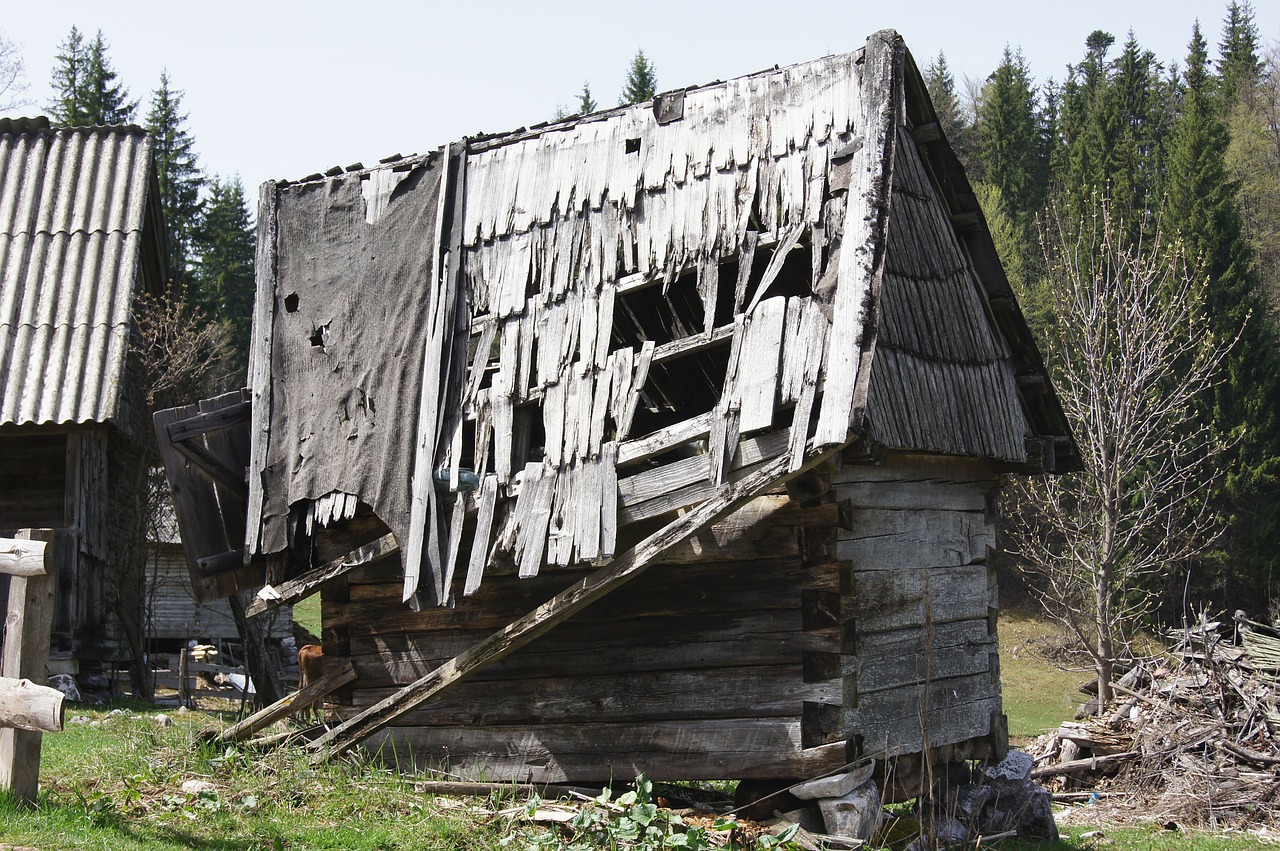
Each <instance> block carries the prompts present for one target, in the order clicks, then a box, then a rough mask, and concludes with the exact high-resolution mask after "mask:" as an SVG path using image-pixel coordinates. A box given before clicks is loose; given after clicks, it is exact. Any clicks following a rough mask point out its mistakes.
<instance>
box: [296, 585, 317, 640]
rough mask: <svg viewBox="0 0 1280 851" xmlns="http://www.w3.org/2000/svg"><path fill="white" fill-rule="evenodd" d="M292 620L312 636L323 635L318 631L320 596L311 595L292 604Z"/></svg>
mask: <svg viewBox="0 0 1280 851" xmlns="http://www.w3.org/2000/svg"><path fill="white" fill-rule="evenodd" d="M293 620H294V622H295V623H297V624H301V625H302V626H303V627H304V628H305V629H306V630H307V632H309V633H311V634H312V635H323V634H324V633H323V632H321V629H320V595H319V594H312V595H311V596H310V597H306V598H305V599H302V600H299V601H298V602H297V603H294V604H293Z"/></svg>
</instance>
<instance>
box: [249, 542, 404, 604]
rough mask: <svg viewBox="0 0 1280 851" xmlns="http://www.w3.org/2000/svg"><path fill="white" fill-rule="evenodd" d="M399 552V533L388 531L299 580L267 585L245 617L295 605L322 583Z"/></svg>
mask: <svg viewBox="0 0 1280 851" xmlns="http://www.w3.org/2000/svg"><path fill="white" fill-rule="evenodd" d="M398 552H400V545H399V544H398V543H397V542H396V536H395V535H393V534H391V533H390V532H388V533H387V534H385V535H383V536H382V537H381V538H378V539H377V540H376V541H372V542H371V543H368V544H365V545H364V546H362V547H358V548H357V549H354V550H352V551H351V552H349V553H347V554H346V555H345V556H343V557H342V558H338V559H334V560H333V561H331V562H329V563H328V564H325V565H322V566H321V567H317V568H316V569H315V570H311V571H308V572H307V573H306V574H304V575H302V576H299V577H298V578H297V579H290V580H289V581H288V582H286V583H284V584H283V585H280V586H279V587H275V588H273V587H272V586H270V585H268V586H266V587H265V588H263V589H262V590H261V591H259V592H258V596H257V597H255V598H254V601H253V602H252V603H250V604H249V606H248V607H247V608H246V609H245V611H244V614H245V617H253V616H254V615H260V614H262V613H263V612H267V611H270V610H271V609H275V608H278V607H280V606H289V605H292V604H294V603H296V602H298V601H299V600H302V599H304V598H306V597H309V596H311V595H312V594H314V593H315V592H316V591H318V590H320V586H322V585H324V584H325V583H326V582H328V581H330V580H332V579H336V578H338V577H339V576H342V575H343V574H344V573H347V572H349V571H352V570H355V569H356V568H357V567H364V566H365V565H367V564H372V563H373V562H375V561H377V560H379V559H381V558H385V557H386V556H389V555H391V554H393V553H398Z"/></svg>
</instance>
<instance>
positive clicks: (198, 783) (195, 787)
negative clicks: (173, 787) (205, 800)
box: [182, 780, 218, 795]
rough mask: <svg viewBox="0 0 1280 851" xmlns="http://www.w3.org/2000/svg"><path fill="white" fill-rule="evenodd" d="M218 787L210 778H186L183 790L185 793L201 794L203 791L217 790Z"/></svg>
mask: <svg viewBox="0 0 1280 851" xmlns="http://www.w3.org/2000/svg"><path fill="white" fill-rule="evenodd" d="M216 791H218V787H217V786H214V785H213V784H212V783H210V782H209V781H208V780H184V781H183V782H182V792H183V794H185V795H199V794H200V793H201V792H216Z"/></svg>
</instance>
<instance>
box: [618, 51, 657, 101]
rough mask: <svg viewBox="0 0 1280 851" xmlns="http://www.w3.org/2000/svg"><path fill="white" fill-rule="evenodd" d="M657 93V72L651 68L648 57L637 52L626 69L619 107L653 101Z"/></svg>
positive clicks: (651, 64)
mask: <svg viewBox="0 0 1280 851" xmlns="http://www.w3.org/2000/svg"><path fill="white" fill-rule="evenodd" d="M657 93H658V70H657V69H656V68H654V67H653V63H652V62H650V61H649V57H647V56H645V55H644V51H643V50H637V51H636V55H635V56H634V57H632V59H631V64H630V65H629V66H628V67H627V82H626V85H625V86H624V87H623V89H622V102H621V103H620V104H619V106H626V105H627V104H630V103H644V102H645V101H650V100H653V98H654V96H655V95H657Z"/></svg>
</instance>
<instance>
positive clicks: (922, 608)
mask: <svg viewBox="0 0 1280 851" xmlns="http://www.w3.org/2000/svg"><path fill="white" fill-rule="evenodd" d="M988 570H989V569H988V567H987V566H986V565H983V564H971V565H962V566H959V567H927V568H899V569H897V570H869V571H858V572H856V573H855V574H854V578H853V582H854V596H853V601H852V605H851V611H852V614H853V617H854V618H855V619H856V622H857V625H858V631H859V633H871V632H886V631H888V630H894V629H902V628H905V627H913V626H924V625H925V624H926V623H928V622H932V623H942V622H945V621H960V620H977V619H981V618H985V617H986V616H987V614H988V611H989V609H990V607H991V603H992V599H991V591H990V588H989V587H988V582H989V579H990V576H989V574H988Z"/></svg>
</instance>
